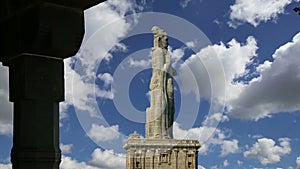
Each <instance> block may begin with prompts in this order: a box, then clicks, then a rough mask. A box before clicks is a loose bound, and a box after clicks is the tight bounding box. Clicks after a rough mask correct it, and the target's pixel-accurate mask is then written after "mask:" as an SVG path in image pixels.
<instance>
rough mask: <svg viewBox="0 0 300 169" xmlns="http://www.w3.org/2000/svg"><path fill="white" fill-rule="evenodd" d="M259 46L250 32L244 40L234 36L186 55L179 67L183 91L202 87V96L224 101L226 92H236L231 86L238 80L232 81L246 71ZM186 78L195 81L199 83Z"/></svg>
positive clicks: (229, 95) (194, 90) (200, 90)
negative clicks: (244, 41)
mask: <svg viewBox="0 0 300 169" xmlns="http://www.w3.org/2000/svg"><path fill="white" fill-rule="evenodd" d="M257 49H258V47H257V43H256V40H255V38H254V37H251V36H250V37H248V38H247V40H246V43H245V44H243V43H240V42H237V41H236V40H235V39H232V40H231V41H229V42H228V43H227V44H224V43H223V42H220V44H215V45H211V46H208V47H206V48H204V49H202V50H201V51H199V52H198V53H197V54H195V55H192V56H191V57H190V58H189V59H187V60H186V61H185V62H184V63H183V64H182V65H181V67H180V69H179V76H180V77H181V80H180V82H181V84H180V86H181V87H182V90H183V92H193V93H196V94H197V92H198V91H199V92H200V94H201V97H206V98H210V97H213V98H214V99H215V100H219V101H222V102H224V101H225V96H224V95H225V92H226V94H227V95H228V96H227V97H235V96H236V95H235V94H236V92H232V91H231V89H232V86H233V85H236V84H233V83H232V82H233V80H234V79H235V78H236V77H239V76H241V75H243V74H245V72H246V70H245V69H246V65H247V64H250V63H251V62H252V61H251V59H252V58H253V57H255V56H256V50H257ZM190 72H192V73H193V74H191V73H190ZM187 81H189V82H193V81H196V83H197V84H196V85H193V83H186V82H187ZM225 87H226V89H225ZM225 90H226V91H225ZM235 90H236V89H235ZM212 94H213V95H212ZM198 97H199V96H198ZM219 101H218V102H219Z"/></svg>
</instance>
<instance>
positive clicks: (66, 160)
mask: <svg viewBox="0 0 300 169" xmlns="http://www.w3.org/2000/svg"><path fill="white" fill-rule="evenodd" d="M59 168H60V169H70V168H72V169H99V168H98V167H94V166H91V165H88V164H86V163H85V162H78V161H77V160H75V159H73V158H72V157H67V156H62V161H61V163H60V167H59Z"/></svg>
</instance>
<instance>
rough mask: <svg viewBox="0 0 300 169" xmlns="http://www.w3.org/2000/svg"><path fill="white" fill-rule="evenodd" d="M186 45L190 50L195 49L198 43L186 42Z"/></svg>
mask: <svg viewBox="0 0 300 169" xmlns="http://www.w3.org/2000/svg"><path fill="white" fill-rule="evenodd" d="M185 45H186V46H187V47H188V48H194V47H195V46H196V43H195V42H194V41H189V42H186V43H185Z"/></svg>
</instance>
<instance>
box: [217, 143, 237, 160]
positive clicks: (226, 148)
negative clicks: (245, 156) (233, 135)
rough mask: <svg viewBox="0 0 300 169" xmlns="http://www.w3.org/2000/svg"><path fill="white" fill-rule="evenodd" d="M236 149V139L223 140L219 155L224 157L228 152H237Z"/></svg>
mask: <svg viewBox="0 0 300 169" xmlns="http://www.w3.org/2000/svg"><path fill="white" fill-rule="evenodd" d="M238 150H239V146H238V140H235V139H234V140H225V141H224V142H223V144H222V146H221V156H222V157H224V156H226V155H228V154H230V153H237V152H238Z"/></svg>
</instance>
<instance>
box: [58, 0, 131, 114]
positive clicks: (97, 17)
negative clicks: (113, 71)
mask: <svg viewBox="0 0 300 169" xmlns="http://www.w3.org/2000/svg"><path fill="white" fill-rule="evenodd" d="M128 11H132V12H133V13H134V4H133V3H132V2H130V1H117V0H108V1H106V2H104V3H100V4H98V5H96V6H93V7H92V8H90V9H87V10H85V11H84V14H85V16H84V17H85V27H86V32H85V36H84V42H83V44H82V46H81V49H80V50H79V52H78V53H77V54H76V56H75V57H72V58H68V59H65V60H64V63H65V95H66V96H65V100H66V101H65V102H64V103H61V109H60V111H61V112H65V111H66V110H67V109H68V107H69V106H71V105H74V107H75V109H77V110H80V111H86V112H87V113H89V114H90V116H92V117H98V116H99V115H98V114H97V112H98V105H97V103H96V97H100V98H103V99H113V98H114V92H113V91H112V90H108V89H107V90H106V89H99V88H98V87H95V85H94V81H95V78H96V72H97V69H98V66H99V65H98V64H99V63H100V61H101V60H103V59H106V60H109V58H110V57H112V55H111V54H109V53H108V51H109V50H113V51H114V50H124V49H126V46H124V45H123V44H120V43H119V42H118V41H119V39H120V38H121V37H123V36H124V35H125V34H126V32H127V31H128V29H129V27H130V25H131V24H132V21H129V20H126V18H124V15H125V13H126V12H128ZM104 37H105V38H104ZM99 44H100V45H99ZM100 78H102V80H104V87H106V86H105V85H109V84H110V83H111V82H112V78H111V77H110V76H108V74H103V76H101V77H100Z"/></svg>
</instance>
